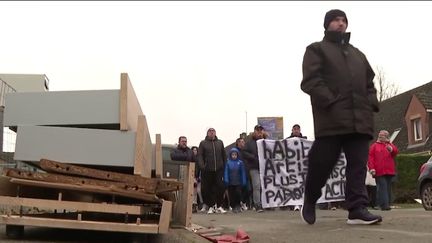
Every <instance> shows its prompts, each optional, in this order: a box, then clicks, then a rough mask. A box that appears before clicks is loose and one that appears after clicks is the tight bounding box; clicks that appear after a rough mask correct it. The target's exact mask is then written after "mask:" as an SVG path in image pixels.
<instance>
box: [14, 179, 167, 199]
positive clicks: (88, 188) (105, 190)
mask: <svg viewBox="0 0 432 243" xmlns="http://www.w3.org/2000/svg"><path fill="white" fill-rule="evenodd" d="M10 182H12V183H16V184H20V185H28V186H35V187H46V188H55V189H68V190H76V191H85V192H94V193H99V194H109V195H118V196H123V197H129V198H135V199H140V200H143V201H148V202H157V203H161V202H162V201H161V199H159V198H158V197H157V196H156V195H154V194H146V193H141V192H132V191H124V190H120V189H118V188H115V187H101V186H93V185H72V184H66V183H54V182H45V181H35V180H26V179H16V178H11V180H10Z"/></svg>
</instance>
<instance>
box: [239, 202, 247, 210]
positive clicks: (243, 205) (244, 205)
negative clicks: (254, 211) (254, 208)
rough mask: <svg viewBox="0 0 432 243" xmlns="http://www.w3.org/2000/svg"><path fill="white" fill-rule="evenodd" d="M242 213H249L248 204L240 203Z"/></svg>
mask: <svg viewBox="0 0 432 243" xmlns="http://www.w3.org/2000/svg"><path fill="white" fill-rule="evenodd" d="M240 204H241V209H242V211H247V210H248V207H247V206H246V203H240Z"/></svg>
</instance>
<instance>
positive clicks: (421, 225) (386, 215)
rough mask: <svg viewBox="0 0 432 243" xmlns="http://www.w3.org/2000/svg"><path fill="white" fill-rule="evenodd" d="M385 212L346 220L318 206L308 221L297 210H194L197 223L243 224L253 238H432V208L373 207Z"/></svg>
mask: <svg viewBox="0 0 432 243" xmlns="http://www.w3.org/2000/svg"><path fill="white" fill-rule="evenodd" d="M371 212H373V213H376V214H380V215H382V216H383V222H382V223H381V224H379V225H368V226H362V225H360V226H352V225H347V224H346V219H347V211H345V210H342V209H337V210H319V209H318V210H317V221H316V223H315V224H314V225H307V224H305V223H304V222H303V221H302V219H301V218H300V212H298V211H281V210H275V211H265V212H263V213H256V212H255V211H246V212H243V213H240V214H233V213H227V214H211V215H208V214H193V215H192V222H193V223H194V224H197V225H200V226H203V227H207V228H214V227H216V228H220V229H221V230H220V231H221V232H222V233H223V234H233V235H235V232H236V230H237V229H239V228H241V229H243V230H244V231H246V233H247V234H248V235H249V237H250V239H251V240H250V242H253V243H255V242H263V243H267V242H275V243H276V242H277V243H282V242H314V243H315V242H332V243H334V242H350V243H351V242H352V243H357V242H368V243H373V242H380V243H387V242H389V243H390V242H392V243H393V242H404V243H405V242H413V243H414V242H416V243H418V242H432V212H428V211H425V210H424V209H422V208H415V209H393V210H391V211H379V210H371Z"/></svg>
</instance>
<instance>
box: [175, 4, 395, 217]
mask: <svg viewBox="0 0 432 243" xmlns="http://www.w3.org/2000/svg"><path fill="white" fill-rule="evenodd" d="M347 27H348V18H347V16H346V14H345V12H343V11H342V10H339V9H332V10H330V11H328V12H327V13H326V14H325V17H324V30H325V31H324V38H323V40H322V41H318V42H314V43H312V44H310V45H309V46H307V48H306V51H305V54H304V58H303V64H302V67H303V79H302V81H301V84H300V88H301V90H302V91H303V92H305V93H306V94H308V95H309V96H310V101H311V106H312V113H313V119H314V133H315V134H314V135H315V140H314V142H313V144H312V146H311V148H310V150H309V153H308V171H307V175H306V182H305V188H304V189H305V190H304V197H303V204H302V205H297V206H296V207H294V208H293V209H294V210H295V209H299V208H300V206H301V213H300V215H301V217H302V219H303V221H304V222H306V223H307V224H314V223H315V220H316V213H315V210H316V207H317V205H316V204H317V201H318V199H319V198H320V197H321V194H322V191H321V188H322V187H323V186H324V185H325V183H326V181H327V179H328V178H329V175H330V174H331V173H332V170H333V168H334V166H335V165H336V163H337V161H338V158H339V157H340V153H341V151H343V152H344V153H345V157H346V163H347V164H346V178H345V179H346V186H345V201H344V207H345V209H346V210H347V211H348V220H347V223H348V224H376V223H379V222H381V221H382V217H381V216H380V215H376V214H372V213H370V212H369V210H368V209H367V207H368V206H372V207H373V208H375V207H376V206H378V207H379V208H380V209H381V210H390V209H391V207H390V204H391V183H392V180H393V178H394V176H395V174H396V171H395V162H394V158H395V156H396V155H397V153H398V149H397V147H396V146H395V145H394V144H392V143H391V141H390V138H389V133H388V132H387V131H385V130H382V131H380V132H379V134H378V139H377V141H376V142H374V143H373V144H372V145H371V146H369V143H370V141H371V139H372V138H373V137H374V134H373V133H374V124H373V112H378V111H379V103H378V99H377V95H376V93H377V91H376V89H375V86H374V83H373V79H374V76H375V73H374V72H373V69H372V68H371V66H370V64H369V62H368V60H367V58H366V56H365V55H364V54H363V53H362V52H361V51H360V50H359V49H358V48H356V47H354V46H353V45H351V44H350V43H349V41H350V34H351V33H350V32H346V29H347ZM291 137H300V138H306V137H304V136H303V135H302V133H301V131H300V126H299V125H298V124H295V125H294V126H293V127H292V134H291V136H290V137H289V138H291ZM263 138H264V139H265V138H267V134H266V132H265V130H264V127H262V126H261V125H256V126H255V127H254V131H253V133H252V136H251V138H250V139H248V140H247V141H245V140H244V138H239V139H237V141H236V145H235V148H233V149H231V150H230V151H229V153H228V156H227V154H226V152H225V147H224V144H223V142H222V140H220V139H219V138H218V137H217V136H216V130H215V129H214V128H210V129H208V130H207V135H206V137H205V139H204V140H202V141H201V143H200V144H199V146H198V148H197V149H195V152H192V151H189V150H190V149H189V148H188V147H187V145H186V143H187V141H186V137H184V136H181V137H180V138H179V145H178V148H177V149H176V150H175V151H173V153H172V159H177V160H189V161H195V162H196V164H197V169H196V170H197V174H196V184H197V187H196V188H197V190H196V195H199V196H198V197H196V198H199V200H200V202H198V200H197V199H194V209H195V210H198V208H199V211H200V212H203V213H208V214H212V213H226V212H227V209H232V211H233V212H234V213H239V212H241V211H242V210H244V209H247V208H254V209H255V210H256V212H258V213H260V212H263V211H264V209H263V207H262V203H261V181H260V170H259V169H260V168H259V159H258V150H257V140H259V139H263ZM289 138H288V139H289ZM368 173H370V174H369V175H370V177H369V178H367V177H366V175H367V174H368ZM366 178H367V180H369V181H370V180H372V181H374V182H373V183H370V182H369V183H368V182H367V183H368V184H369V185H368V189H367V187H366V185H365V180H366ZM199 184H200V185H199ZM375 187H376V188H375ZM198 188H199V190H198ZM375 189H376V190H375ZM368 194H369V195H368ZM375 194H376V201H375V196H374V195H375ZM370 199H373V201H371V200H370ZM198 205H200V206H198ZM282 209H283V210H287V209H290V207H282Z"/></svg>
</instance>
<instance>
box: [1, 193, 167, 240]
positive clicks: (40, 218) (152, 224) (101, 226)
mask: <svg viewBox="0 0 432 243" xmlns="http://www.w3.org/2000/svg"><path fill="white" fill-rule="evenodd" d="M59 195H60V194H59ZM59 198H61V196H59ZM0 204H2V205H10V206H13V207H17V206H18V207H19V208H20V212H14V213H13V212H8V213H7V214H3V215H0V223H1V224H6V225H19V226H42V227H49V228H65V229H85V230H102V231H116V232H131V233H152V234H158V233H167V232H168V229H169V223H170V218H171V217H170V216H171V212H172V202H170V201H165V200H163V201H162V205H161V207H160V211H159V217H158V219H156V220H154V219H153V220H149V219H146V217H145V215H146V213H147V214H148V213H151V212H153V209H152V208H151V207H146V206H134V205H118V204H107V203H89V202H75V201H63V200H48V199H34V198H20V197H9V196H0ZM26 207H31V208H35V207H37V208H38V209H39V210H41V211H43V212H49V211H51V212H54V213H39V214H38V213H30V214H29V213H25V211H24V210H23V208H26ZM91 213H98V214H96V217H93V218H91V219H90V215H93V216H94V215H95V214H91ZM101 214H104V215H105V217H104V218H103V219H102V220H101V219H100V215H101ZM74 215H75V218H73V216H74ZM87 216H88V217H87ZM86 218H88V219H86ZM118 218H122V219H123V220H122V221H123V222H119V220H118ZM132 220H133V221H132Z"/></svg>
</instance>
